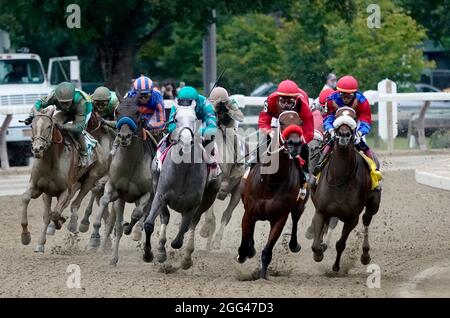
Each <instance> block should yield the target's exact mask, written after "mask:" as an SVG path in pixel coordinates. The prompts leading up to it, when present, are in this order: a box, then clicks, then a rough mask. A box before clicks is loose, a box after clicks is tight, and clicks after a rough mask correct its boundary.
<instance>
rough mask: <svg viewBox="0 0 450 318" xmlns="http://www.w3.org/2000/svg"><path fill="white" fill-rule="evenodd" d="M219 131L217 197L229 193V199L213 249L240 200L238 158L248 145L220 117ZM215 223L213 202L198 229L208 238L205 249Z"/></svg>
mask: <svg viewBox="0 0 450 318" xmlns="http://www.w3.org/2000/svg"><path fill="white" fill-rule="evenodd" d="M219 132H220V134H219V135H220V136H219V138H215V140H216V142H217V147H218V149H219V150H221V151H220V154H221V159H222V160H220V169H221V170H222V183H221V185H220V190H219V192H218V194H217V199H219V200H222V201H223V200H225V198H226V197H227V196H228V195H230V201H229V202H228V205H227V207H226V208H225V210H224V211H223V213H222V219H221V221H220V227H219V230H218V231H217V233H216V235H215V237H214V240H213V241H212V247H213V248H214V249H220V246H221V242H222V238H223V232H224V230H225V227H226V226H227V224H228V223H229V222H230V220H231V215H232V213H233V211H234V209H235V208H236V206H237V205H238V204H239V201H240V200H241V194H242V187H241V186H240V185H241V179H242V176H243V175H244V173H245V167H244V163H240V162H238V160H239V159H241V158H242V157H244V154H246V153H247V152H248V145H247V144H246V143H245V142H244V140H243V138H242V137H241V136H240V135H238V133H237V132H236V130H235V129H230V128H229V129H226V126H225V125H222V124H221V122H220V117H219ZM230 159H231V160H230ZM215 224H216V220H215V215H214V204H213V205H211V207H210V208H209V209H208V211H206V213H205V223H204V224H203V226H202V229H201V230H200V235H201V236H202V237H207V238H208V243H207V249H209V248H210V244H211V239H212V236H213V235H214V231H215Z"/></svg>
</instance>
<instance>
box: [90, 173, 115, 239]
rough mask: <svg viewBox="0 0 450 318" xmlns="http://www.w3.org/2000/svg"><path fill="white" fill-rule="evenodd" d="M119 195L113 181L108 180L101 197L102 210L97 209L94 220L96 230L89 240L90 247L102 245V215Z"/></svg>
mask: <svg viewBox="0 0 450 318" xmlns="http://www.w3.org/2000/svg"><path fill="white" fill-rule="evenodd" d="M118 197H119V193H118V192H117V191H116V190H115V189H114V188H113V186H112V184H111V182H109V181H108V183H106V186H105V194H104V195H103V196H102V198H101V199H100V210H99V211H97V214H96V215H95V220H94V224H93V226H94V230H93V231H92V234H91V239H90V240H89V247H91V248H95V247H98V246H99V245H100V227H101V225H102V216H103V213H105V210H106V209H107V208H108V204H109V203H110V202H112V201H116V200H117V199H118ZM116 212H117V211H116Z"/></svg>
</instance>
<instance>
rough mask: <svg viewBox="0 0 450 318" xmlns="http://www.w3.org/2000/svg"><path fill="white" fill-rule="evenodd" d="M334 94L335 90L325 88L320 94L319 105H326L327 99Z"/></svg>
mask: <svg viewBox="0 0 450 318" xmlns="http://www.w3.org/2000/svg"><path fill="white" fill-rule="evenodd" d="M333 93H334V90H333V89H332V88H325V89H324V90H323V91H321V92H320V94H319V104H320V105H322V106H323V105H324V104H325V102H326V101H327V98H328V97H329V96H330V95H331V94H333Z"/></svg>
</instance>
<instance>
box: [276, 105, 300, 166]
mask: <svg viewBox="0 0 450 318" xmlns="http://www.w3.org/2000/svg"><path fill="white" fill-rule="evenodd" d="M278 121H279V123H280V132H281V134H280V140H279V141H280V143H281V144H282V145H283V146H284V148H285V149H286V151H287V153H288V154H289V157H290V158H295V157H297V156H299V155H300V151H301V147H302V144H303V143H304V138H303V129H302V128H301V124H302V120H301V119H300V117H299V115H298V113H297V112H295V111H285V112H282V113H281V114H280V116H279V117H278Z"/></svg>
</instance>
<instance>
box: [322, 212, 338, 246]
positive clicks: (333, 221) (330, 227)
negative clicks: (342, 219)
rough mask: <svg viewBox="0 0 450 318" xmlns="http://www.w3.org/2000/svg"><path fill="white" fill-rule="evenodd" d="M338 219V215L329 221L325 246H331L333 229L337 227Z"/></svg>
mask: <svg viewBox="0 0 450 318" xmlns="http://www.w3.org/2000/svg"><path fill="white" fill-rule="evenodd" d="M338 221H339V219H338V218H337V217H332V218H330V221H329V222H328V226H327V230H326V231H325V233H327V234H326V236H325V246H327V247H328V246H330V242H331V236H332V234H333V230H334V229H335V228H336V226H337V224H338Z"/></svg>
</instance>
